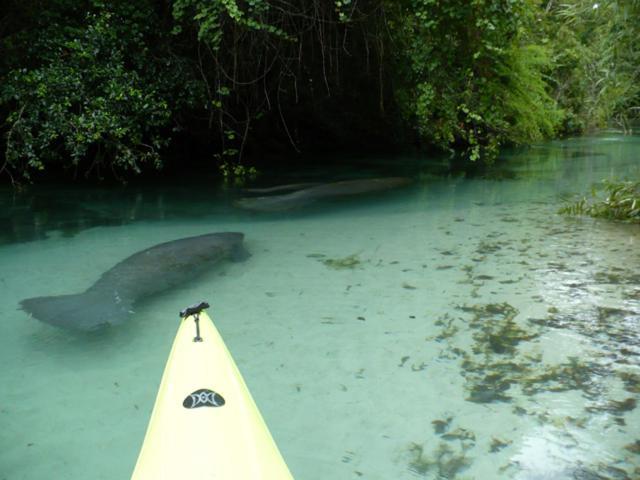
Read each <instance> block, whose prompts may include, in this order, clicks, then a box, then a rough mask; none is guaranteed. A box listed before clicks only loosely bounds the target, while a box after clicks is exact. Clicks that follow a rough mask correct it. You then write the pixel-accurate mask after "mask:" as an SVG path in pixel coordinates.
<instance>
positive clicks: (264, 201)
mask: <svg viewBox="0 0 640 480" xmlns="http://www.w3.org/2000/svg"><path fill="white" fill-rule="evenodd" d="M409 183H410V180H409V179H408V178H404V177H389V178H369V179H363V180H345V181H342V182H334V183H325V184H321V185H316V186H313V187H309V188H303V189H302V190H298V191H295V192H292V193H287V194H284V195H270V196H261V197H246V198H241V199H240V200H238V201H237V202H236V205H237V206H239V207H241V208H245V209H247V210H254V211H257V212H283V211H287V210H293V209H295V208H300V207H303V206H306V205H309V204H311V203H313V202H316V201H318V200H321V199H329V198H336V197H346V196H351V195H360V194H364V193H371V192H380V191H383V190H390V189H392V188H398V187H402V186H404V185H407V184H409ZM276 188H277V187H276ZM272 190H273V189H272Z"/></svg>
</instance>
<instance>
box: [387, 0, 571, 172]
mask: <svg viewBox="0 0 640 480" xmlns="http://www.w3.org/2000/svg"><path fill="white" fill-rule="evenodd" d="M394 7H395V17H396V21H395V22H396V23H394V24H393V25H392V26H393V27H396V26H397V27H398V28H397V29H395V30H394V31H395V32H396V33H395V34H392V35H393V37H394V38H393V41H394V42H395V44H396V49H395V51H396V52H397V53H396V59H395V60H396V63H397V65H398V70H399V71H400V72H401V76H402V77H403V78H401V79H400V82H402V83H401V85H402V87H401V88H400V89H398V92H397V94H398V100H399V102H400V104H401V105H402V109H403V112H404V115H405V117H406V118H408V119H409V124H414V125H415V126H416V128H417V130H418V132H419V134H420V136H421V137H422V138H423V139H424V140H425V141H426V142H428V143H432V144H436V145H438V146H440V147H442V148H445V149H452V148H457V149H463V150H464V151H465V152H466V157H467V158H468V159H469V160H471V161H475V160H478V159H479V158H483V159H485V160H486V161H492V160H493V159H494V158H495V157H496V155H497V153H498V149H499V147H500V145H502V144H505V143H510V144H520V143H528V142H531V141H536V140H539V139H540V138H543V137H545V136H550V135H552V134H553V133H554V131H555V127H556V124H557V122H558V119H559V112H558V110H557V108H556V106H555V102H554V101H553V99H552V98H551V97H550V96H549V94H548V86H547V82H546V80H545V72H546V70H547V69H548V68H549V64H550V62H549V58H548V55H547V52H546V49H544V48H543V47H541V46H538V45H533V44H530V43H528V42H529V39H528V38H527V37H526V35H525V34H524V33H523V32H524V31H525V29H526V28H527V27H528V25H529V24H530V23H531V22H532V21H533V20H532V17H533V13H534V12H535V9H536V5H535V3H533V2H528V1H524V0H520V1H506V0H474V1H472V2H468V1H462V0H457V1H440V0H405V1H403V2H400V3H397V2H389V8H394ZM404 65H408V66H409V68H408V69H407V68H406V67H404V68H403V66H404Z"/></svg>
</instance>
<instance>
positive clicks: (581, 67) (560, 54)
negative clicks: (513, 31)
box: [541, 0, 640, 132]
mask: <svg viewBox="0 0 640 480" xmlns="http://www.w3.org/2000/svg"><path fill="white" fill-rule="evenodd" d="M541 25H542V27H543V34H542V35H541V40H542V41H544V42H546V43H547V44H548V45H549V47H550V48H551V50H552V54H553V60H554V69H553V71H552V72H551V75H552V77H553V79H554V82H555V98H556V99H557V100H558V102H559V104H560V105H561V106H562V108H563V109H564V112H565V116H564V120H563V123H564V130H565V131H566V132H580V131H583V130H585V129H594V128H598V127H603V126H605V125H606V124H607V123H610V122H613V123H614V124H615V125H617V126H619V127H621V128H623V129H624V130H625V131H628V130H630V128H629V124H630V120H631V119H632V118H634V117H637V116H638V115H639V114H640V109H638V106H639V105H640V70H639V69H638V64H640V49H638V38H639V37H640V1H638V0H620V1H607V2H593V1H588V0H570V1H566V2H561V3H560V2H558V3H555V2H553V3H552V2H550V4H549V8H548V13H547V15H546V16H545V18H544V22H541Z"/></svg>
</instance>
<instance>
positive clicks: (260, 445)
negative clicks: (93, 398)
mask: <svg viewBox="0 0 640 480" xmlns="http://www.w3.org/2000/svg"><path fill="white" fill-rule="evenodd" d="M206 307H208V304H206V303H204V302H203V303H202V304H199V305H194V306H192V307H189V308H187V309H185V310H184V311H183V312H181V317H183V318H182V320H181V322H180V326H179V328H178V332H177V334H176V338H175V340H174V343H173V347H172V349H171V353H170V354H169V359H168V360H167V364H166V367H165V370H164V374H163V376H162V381H161V382H160V388H159V390H158V395H157V397H156V402H155V405H154V407H153V412H152V413H151V419H150V420H149V426H148V427H147V433H146V435H145V438H144V442H143V444H142V448H141V450H140V454H139V456H138V461H137V463H136V466H135V469H134V471H133V476H132V477H131V478H132V480H147V479H149V480H151V479H153V480H181V479H189V478H198V479H207V480H208V479H211V480H213V479H215V480H245V479H246V480H259V479H265V480H266V479H269V480H280V479H282V480H287V479H289V480H292V479H293V477H292V475H291V473H290V472H289V469H288V468H287V465H286V463H285V461H284V459H283V458H282V455H281V454H280V451H279V450H278V447H277V446H276V444H275V442H274V440H273V438H272V436H271V433H270V432H269V429H268V428H267V425H266V423H265V422H264V420H263V418H262V415H261V414H260V411H259V410H258V408H257V406H256V404H255V402H254V401H253V398H252V397H251V393H249V390H248V389H247V386H246V384H245V382H244V380H243V378H242V375H241V374H240V372H239V370H238V368H237V366H236V364H235V362H234V361H233V358H232V357H231V354H230V353H229V350H228V349H227V347H226V345H225V344H224V341H223V340H222V337H221V336H220V334H219V333H218V330H217V329H216V327H215V325H214V324H213V322H212V321H211V318H210V317H209V316H208V315H207V314H206V312H204V311H203V310H204V308H206Z"/></svg>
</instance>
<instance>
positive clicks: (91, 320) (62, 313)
mask: <svg viewBox="0 0 640 480" xmlns="http://www.w3.org/2000/svg"><path fill="white" fill-rule="evenodd" d="M20 306H21V307H22V309H23V310H24V311H26V312H28V313H30V314H31V315H33V316H34V317H35V318H37V319H38V320H40V321H43V322H46V323H49V324H51V325H55V326H57V327H65V328H73V329H76V330H78V329H79V330H93V329H96V328H99V327H101V326H105V325H109V324H111V325H117V324H119V323H123V322H124V321H126V320H127V318H128V317H129V315H130V313H131V310H132V305H131V303H130V302H128V301H122V300H121V299H120V298H118V297H117V296H115V298H111V299H110V298H105V296H104V295H100V294H97V293H94V292H92V291H87V292H84V293H78V294H74V295H57V296H52V297H33V298H26V299H24V300H22V301H21V302H20Z"/></svg>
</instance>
